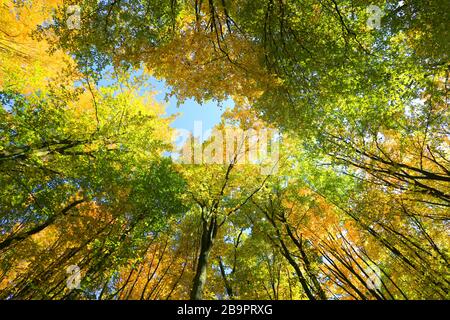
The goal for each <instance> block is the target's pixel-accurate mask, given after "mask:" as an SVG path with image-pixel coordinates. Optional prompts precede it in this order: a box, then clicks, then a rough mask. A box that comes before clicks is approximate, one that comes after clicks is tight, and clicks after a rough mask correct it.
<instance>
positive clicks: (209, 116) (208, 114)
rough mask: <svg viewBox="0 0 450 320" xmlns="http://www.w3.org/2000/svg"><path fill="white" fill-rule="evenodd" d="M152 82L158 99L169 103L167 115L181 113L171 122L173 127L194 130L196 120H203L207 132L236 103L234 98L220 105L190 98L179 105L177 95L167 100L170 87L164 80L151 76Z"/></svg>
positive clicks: (204, 129)
mask: <svg viewBox="0 0 450 320" xmlns="http://www.w3.org/2000/svg"><path fill="white" fill-rule="evenodd" d="M150 83H151V85H152V86H153V87H154V88H155V90H156V91H158V94H157V95H156V99H157V100H158V101H159V102H162V103H164V104H166V105H167V107H166V115H172V114H179V115H178V117H177V118H176V119H175V121H174V122H173V123H172V124H171V127H173V128H177V129H185V130H189V131H190V132H193V130H194V122H195V121H201V122H202V129H203V132H205V131H207V130H208V129H211V128H212V127H214V126H215V125H216V124H218V123H219V122H220V118H221V116H222V114H223V112H224V111H225V110H226V109H227V108H232V107H233V105H234V103H233V100H231V99H228V100H227V101H224V102H222V105H221V106H219V105H218V103H217V102H216V101H208V102H205V103H202V104H199V103H197V102H196V101H195V100H193V99H188V100H186V101H185V102H184V103H182V104H181V105H180V106H178V107H177V99H176V97H171V98H170V99H169V101H168V102H166V101H165V99H164V98H165V96H166V94H167V93H168V92H169V88H168V87H167V86H166V84H165V83H164V81H160V80H157V79H155V78H151V79H150ZM203 138H205V137H203Z"/></svg>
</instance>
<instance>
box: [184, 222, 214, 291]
mask: <svg viewBox="0 0 450 320" xmlns="http://www.w3.org/2000/svg"><path fill="white" fill-rule="evenodd" d="M217 227H218V225H217V221H216V218H215V217H213V218H211V221H210V222H209V223H208V221H207V220H203V229H202V241H201V244H200V254H199V256H198V262H197V268H196V272H195V276H194V280H193V283H192V291H191V297H190V298H191V300H201V299H202V298H203V288H204V286H205V283H206V274H207V267H208V259H209V254H210V252H211V248H212V246H213V243H214V238H215V236H216V233H217Z"/></svg>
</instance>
